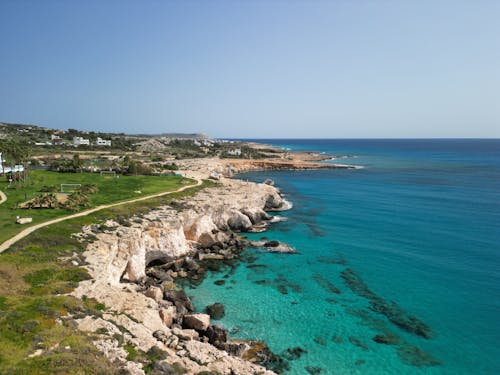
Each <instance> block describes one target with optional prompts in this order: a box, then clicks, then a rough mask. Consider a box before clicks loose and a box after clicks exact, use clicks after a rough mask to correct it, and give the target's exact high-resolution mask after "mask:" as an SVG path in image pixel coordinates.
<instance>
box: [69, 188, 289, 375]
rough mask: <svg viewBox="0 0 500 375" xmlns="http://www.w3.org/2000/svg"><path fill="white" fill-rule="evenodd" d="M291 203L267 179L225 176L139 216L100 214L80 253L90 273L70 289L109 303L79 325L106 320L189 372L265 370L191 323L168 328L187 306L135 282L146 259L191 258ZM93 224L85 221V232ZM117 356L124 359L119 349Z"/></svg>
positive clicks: (135, 342)
mask: <svg viewBox="0 0 500 375" xmlns="http://www.w3.org/2000/svg"><path fill="white" fill-rule="evenodd" d="M290 206H291V205H290V204H289V203H288V202H287V201H286V200H284V199H283V198H282V196H281V194H280V193H279V191H278V189H276V188H275V187H273V186H270V185H267V184H255V183H248V182H243V181H238V180H226V179H224V180H223V181H222V184H221V186H219V187H215V188H209V189H206V190H204V191H201V192H199V193H198V194H197V195H196V196H194V197H189V198H186V199H184V200H181V201H179V202H177V204H176V206H175V207H176V209H174V208H172V207H169V206H164V207H159V208H157V209H155V210H153V211H151V212H149V213H148V214H146V215H144V216H142V217H133V218H132V219H131V220H130V224H129V226H124V225H118V223H116V222H113V221H108V222H106V223H105V225H104V226H101V228H104V229H103V233H98V234H96V237H97V240H95V241H93V242H92V243H91V244H90V245H89V246H88V249H87V251H86V252H85V253H84V256H85V258H86V262H87V265H86V268H87V269H88V271H89V273H90V275H91V277H92V279H91V280H88V281H83V282H82V283H80V285H79V287H78V288H77V289H76V290H75V291H74V294H75V295H76V296H78V297H80V298H81V297H83V296H87V297H92V298H95V299H97V300H98V301H100V302H102V303H104V304H105V305H106V306H107V308H108V311H107V314H105V315H104V316H103V318H102V320H103V321H102V322H101V321H97V320H95V319H92V318H87V319H85V320H82V321H81V323H80V327H81V328H82V329H87V330H94V331H95V330H97V329H98V328H100V327H101V326H102V325H103V324H109V322H111V321H112V322H114V323H116V324H118V325H120V326H123V327H125V328H126V329H127V330H128V331H129V332H130V337H128V342H129V343H130V344H132V345H134V346H136V347H137V348H138V349H140V350H143V351H147V350H149V349H150V348H151V347H153V346H158V347H160V348H161V349H163V350H166V351H168V352H169V357H168V359H167V360H166V361H167V362H168V363H170V364H171V363H174V362H178V363H180V364H182V366H183V367H185V368H186V369H188V371H189V373H198V372H200V371H203V370H209V371H218V372H220V373H222V374H229V373H234V374H255V373H266V374H271V373H272V372H270V371H266V370H265V369H264V368H263V367H261V366H258V365H255V364H252V363H250V362H248V361H245V360H243V359H241V358H239V357H237V356H232V355H229V354H228V353H227V352H226V351H223V350H219V349H217V348H215V347H214V346H212V345H210V344H209V343H208V342H204V341H208V339H207V337H205V336H204V340H201V338H200V334H199V333H198V332H196V331H193V330H190V329H180V328H185V327H177V328H174V326H173V325H172V322H173V321H174V320H175V319H179V317H178V316H176V314H177V315H178V314H179V313H180V310H181V308H182V309H183V313H186V311H189V309H190V307H189V306H188V307H187V310H186V308H185V307H183V306H180V305H178V304H177V303H175V304H173V303H172V301H168V300H164V299H163V291H162V290H161V289H160V288H158V287H150V289H149V290H148V291H147V292H146V293H143V292H144V285H141V282H143V281H144V280H145V278H146V268H147V266H148V265H149V264H151V263H155V262H161V263H168V262H172V261H175V260H176V259H178V258H180V257H186V256H188V259H190V258H195V257H196V256H199V255H198V252H199V251H200V249H207V248H210V247H213V246H215V245H216V244H223V243H225V242H227V241H229V239H230V238H231V233H232V232H233V231H248V230H250V229H251V228H252V227H253V226H254V225H259V224H261V223H262V222H263V221H266V220H268V219H270V217H269V215H268V214H267V213H266V211H270V210H281V209H288V208H290ZM91 230H92V228H91V227H89V228H86V229H85V231H86V232H87V233H88V232H90V231H91ZM85 231H84V232H85ZM94 234H95V233H94ZM84 235H85V233H84ZM205 256H206V255H205ZM217 256H218V255H217ZM199 257H200V258H201V256H199ZM143 284H144V283H143ZM152 288H157V289H158V290H155V289H152ZM181 319H182V318H181ZM174 325H175V323H174ZM171 328H172V329H171ZM215 330H216V329H215ZM188 331H189V332H188ZM158 332H161V334H159V333H158ZM201 334H202V335H203V334H205V335H206V336H210V335H208V334H206V333H204V332H201ZM108 341H109V340H108ZM100 345H101V346H103V344H102V343H101V344H100ZM110 345H111V344H110ZM108 346H109V345H108ZM111 346H113V345H111ZM104 347H107V346H106V345H104ZM114 352H116V350H115V351H114ZM121 360H122V361H123V362H124V363H126V362H127V361H126V360H125V359H124V358H123V356H122V358H121ZM128 368H129V371H131V372H132V373H138V374H139V373H142V370H141V369H140V366H139V367H137V366H135V364H128ZM130 369H133V371H132V370H130Z"/></svg>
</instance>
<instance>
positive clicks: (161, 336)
mask: <svg viewBox="0 0 500 375" xmlns="http://www.w3.org/2000/svg"><path fill="white" fill-rule="evenodd" d="M153 337H154V338H155V339H157V340H158V341H161V342H166V341H167V334H166V333H165V332H164V331H162V330H158V331H154V332H153Z"/></svg>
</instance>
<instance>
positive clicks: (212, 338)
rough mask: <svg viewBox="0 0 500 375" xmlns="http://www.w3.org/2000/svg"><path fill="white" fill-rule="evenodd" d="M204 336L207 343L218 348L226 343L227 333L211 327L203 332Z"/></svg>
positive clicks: (219, 328) (218, 327)
mask: <svg viewBox="0 0 500 375" xmlns="http://www.w3.org/2000/svg"><path fill="white" fill-rule="evenodd" d="M204 335H205V336H206V337H207V338H208V342H209V343H210V344H212V345H215V346H216V347H218V348H220V347H221V345H222V344H224V343H226V342H227V331H226V330H225V329H224V328H222V327H220V326H217V325H211V326H210V327H208V329H207V330H206V331H205V332H204Z"/></svg>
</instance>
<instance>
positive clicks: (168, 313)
mask: <svg viewBox="0 0 500 375" xmlns="http://www.w3.org/2000/svg"><path fill="white" fill-rule="evenodd" d="M176 313H177V309H176V308H175V306H169V307H166V308H163V309H160V311H159V314H160V318H161V320H162V322H163V323H164V324H165V325H166V326H167V327H168V328H170V327H171V326H172V323H173V322H174V318H175V315H176Z"/></svg>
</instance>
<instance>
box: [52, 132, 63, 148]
mask: <svg viewBox="0 0 500 375" xmlns="http://www.w3.org/2000/svg"><path fill="white" fill-rule="evenodd" d="M50 140H51V141H52V144H54V145H58V144H61V143H63V139H62V138H61V137H59V136H58V135H57V134H52V135H51V136H50Z"/></svg>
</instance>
